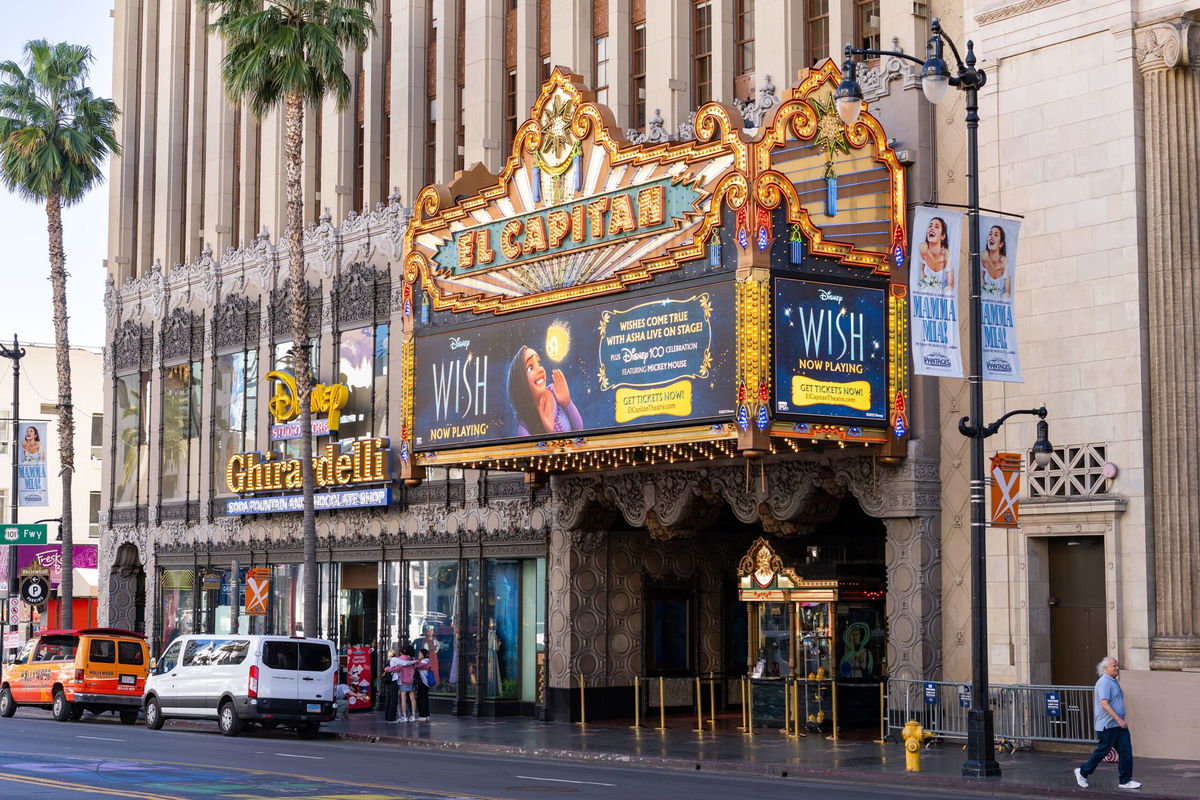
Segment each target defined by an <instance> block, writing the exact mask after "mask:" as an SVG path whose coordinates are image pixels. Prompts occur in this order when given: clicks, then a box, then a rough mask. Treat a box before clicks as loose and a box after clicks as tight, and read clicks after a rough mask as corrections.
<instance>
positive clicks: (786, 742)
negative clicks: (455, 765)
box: [321, 712, 1200, 800]
mask: <svg viewBox="0 0 1200 800" xmlns="http://www.w3.org/2000/svg"><path fill="white" fill-rule="evenodd" d="M669 722H670V723H671V724H674V725H676V726H679V727H677V728H674V729H670V730H666V731H658V730H655V729H654V728H652V727H647V728H641V729H633V728H629V727H624V726H617V725H613V724H608V723H589V724H588V725H586V726H583V725H575V724H569V723H561V722H560V723H554V722H550V723H547V722H538V721H536V720H532V719H528V718H519V717H505V718H499V719H491V718H476V717H451V716H435V717H434V718H433V720H432V721H430V722H400V723H387V722H384V721H383V716H382V715H381V714H380V715H376V714H374V713H372V712H359V713H355V714H351V715H350V719H349V720H346V721H339V722H331V723H326V724H325V725H323V726H322V727H321V730H322V731H323V732H326V733H329V734H332V735H335V736H337V737H338V738H340V739H343V740H348V741H369V742H383V743H387V744H402V745H408V746H419V747H430V748H436V749H447V750H461V751H464V752H480V753H493V754H508V755H522V756H535V757H539V758H561V759H576V760H586V761H599V762H604V761H611V762H620V763H622V764H642V765H645V766H648V767H665V768H674V769H686V770H690V771H694V770H697V769H702V770H712V771H717V772H726V773H741V774H751V775H764V776H767V775H773V776H789V777H799V776H803V777H808V778H817V779H826V780H845V779H848V778H851V777H852V778H853V780H854V782H856V783H858V784H866V783H873V784H886V785H889V786H897V785H907V786H911V787H912V788H914V789H918V790H919V789H959V790H972V789H974V790H976V791H978V790H981V789H982V790H983V791H985V792H988V793H993V794H1015V795H1025V796H1033V797H1128V796H1130V795H1138V796H1142V797H1155V798H1171V799H1172V800H1176V799H1178V798H1188V799H1189V800H1196V799H1197V798H1200V761H1180V762H1176V761H1165V760H1161V759H1148V758H1136V759H1135V762H1134V777H1135V778H1136V779H1137V780H1139V781H1141V782H1142V784H1143V788H1142V789H1141V790H1140V791H1136V792H1131V791H1122V790H1119V789H1117V768H1116V765H1115V764H1101V766H1100V768H1099V769H1098V770H1096V772H1095V774H1094V775H1092V777H1091V783H1092V788H1090V789H1080V788H1079V787H1077V786H1076V785H1075V778H1074V775H1073V774H1072V772H1071V771H1072V769H1074V768H1075V767H1076V766H1078V765H1079V764H1080V763H1081V762H1082V761H1083V760H1084V757H1083V756H1081V755H1076V754H1063V753H1048V752H1030V751H1023V752H1016V753H997V756H996V759H997V761H998V762H999V763H1000V767H1001V777H1000V779H999V780H989V781H978V780H971V781H968V780H966V779H964V778H962V777H961V771H962V762H963V752H962V749H961V745H960V744H959V743H956V742H945V743H938V744H935V745H933V746H931V747H928V748H926V750H925V752H924V753H923V755H922V772H921V773H919V774H918V773H908V772H905V770H904V749H903V747H902V746H901V745H900V744H899V743H896V742H888V743H887V744H885V745H879V744H875V743H873V742H840V743H838V744H834V743H833V742H832V741H830V740H828V739H826V738H825V737H824V736H822V735H817V734H810V735H809V736H807V737H801V738H798V739H789V738H788V737H786V736H784V735H783V734H781V733H779V732H778V731H776V730H773V729H767V728H760V729H756V731H755V735H754V736H747V735H745V734H743V733H741V732H725V731H721V732H718V733H713V732H706V733H704V734H697V733H695V732H694V731H692V730H690V729H689V728H688V727H687V725H688V723H687V722H686V721H684V720H682V719H674V720H671V721H669ZM1136 748H1137V743H1136V742H1135V743H1134V750H1135V753H1136ZM984 787H987V788H984ZM989 789H990V790H991V791H989Z"/></svg>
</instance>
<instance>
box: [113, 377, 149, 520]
mask: <svg viewBox="0 0 1200 800" xmlns="http://www.w3.org/2000/svg"><path fill="white" fill-rule="evenodd" d="M149 387H150V373H148V372H147V373H141V374H139V373H134V374H133V375H125V376H123V377H120V378H117V380H116V385H115V387H114V392H113V394H114V402H115V404H116V428H117V430H116V437H117V442H116V450H117V452H116V458H115V459H114V464H115V465H116V469H114V470H113V492H112V498H113V505H114V506H124V505H136V504H137V503H138V502H139V500H140V501H142V502H144V501H145V500H146V498H147V494H148V492H147V490H148V488H149V470H148V469H147V466H148V465H146V463H145V460H144V458H143V456H144V455H145V453H144V451H145V449H146V447H147V446H148V442H149V437H148V434H149V431H147V430H146V425H147V423H148V419H147V418H148V414H147V413H146V409H145V403H144V402H143V400H144V398H145V397H146V391H147V390H148V389H149Z"/></svg>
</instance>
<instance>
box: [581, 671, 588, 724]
mask: <svg viewBox="0 0 1200 800" xmlns="http://www.w3.org/2000/svg"><path fill="white" fill-rule="evenodd" d="M586 692H587V684H586V683H585V682H584V680H583V673H582V672H581V673H579V724H580V725H587V706H586V704H585V702H584V695H585V694H586Z"/></svg>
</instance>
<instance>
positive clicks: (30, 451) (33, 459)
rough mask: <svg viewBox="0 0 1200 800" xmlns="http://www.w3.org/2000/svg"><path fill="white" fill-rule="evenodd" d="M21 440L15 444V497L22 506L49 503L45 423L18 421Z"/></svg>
mask: <svg viewBox="0 0 1200 800" xmlns="http://www.w3.org/2000/svg"><path fill="white" fill-rule="evenodd" d="M20 431H21V441H20V443H19V444H18V445H17V458H18V462H17V463H18V466H17V498H18V503H19V505H22V506H48V505H50V491H49V489H50V487H49V484H48V483H47V479H46V448H47V446H48V445H49V442H48V441H47V439H46V423H44V422H25V421H22V422H21V423H20Z"/></svg>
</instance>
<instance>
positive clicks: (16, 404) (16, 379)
mask: <svg viewBox="0 0 1200 800" xmlns="http://www.w3.org/2000/svg"><path fill="white" fill-rule="evenodd" d="M24 357H25V348H24V347H21V344H20V342H18V341H17V337H16V335H15V334H14V335H13V346H12V347H11V348H9V347H5V346H4V344H3V343H2V342H0V358H7V359H8V360H9V361H12V365H13V401H12V445H11V446H12V488H11V489H10V490H9V493H10V494H9V497H10V500H11V502H12V523H13V524H14V525H16V524H17V509H18V508H20V499H21V494H20V493H19V492H18V491H17V446H18V444H19V442H20V436H21V433H20V430H21V420H20V417H21V359H22V358H24ZM0 435H2V434H0ZM7 550H8V551H9V552H8V553H6V554H4V555H2V556H0V557H3V558H7V559H8V597H6V598H5V601H6V602H8V600H9V598H10V597H13V596H15V595H16V594H17V592H16V589H15V588H14V587H15V586H16V585H17V548H15V547H9V548H7ZM11 610H12V603H11V602H9V603H8V608H7V609H6V613H7V612H8V611H11ZM19 629H20V627H19V626H18V624H17V620H16V619H15V618H11V617H10V619H9V620H8V630H9V631H16V630H19ZM7 652H8V650H7V648H3V647H0V655H4V654H6V653H7Z"/></svg>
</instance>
